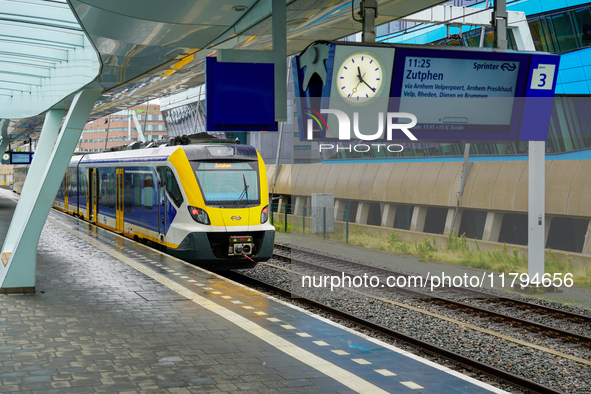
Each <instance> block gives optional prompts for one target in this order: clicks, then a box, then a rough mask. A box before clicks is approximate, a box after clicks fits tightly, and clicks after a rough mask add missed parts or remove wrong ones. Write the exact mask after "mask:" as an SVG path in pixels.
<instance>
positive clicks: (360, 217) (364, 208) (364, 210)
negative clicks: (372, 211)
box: [355, 202, 370, 224]
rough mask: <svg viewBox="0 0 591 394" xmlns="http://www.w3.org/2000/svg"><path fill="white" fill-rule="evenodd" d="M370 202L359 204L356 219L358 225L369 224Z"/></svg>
mask: <svg viewBox="0 0 591 394" xmlns="http://www.w3.org/2000/svg"><path fill="white" fill-rule="evenodd" d="M369 205H370V203H368V202H359V205H357V216H356V217H355V223H356V224H367V217H368V216H369Z"/></svg>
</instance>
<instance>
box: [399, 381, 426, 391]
mask: <svg viewBox="0 0 591 394" xmlns="http://www.w3.org/2000/svg"><path fill="white" fill-rule="evenodd" d="M400 383H401V384H403V385H405V386H406V387H408V388H409V389H413V390H420V389H424V387H423V386H421V385H420V384H416V383H415V382H400Z"/></svg>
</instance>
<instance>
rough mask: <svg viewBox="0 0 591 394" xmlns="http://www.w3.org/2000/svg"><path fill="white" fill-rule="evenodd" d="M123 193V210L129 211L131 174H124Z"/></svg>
mask: <svg viewBox="0 0 591 394" xmlns="http://www.w3.org/2000/svg"><path fill="white" fill-rule="evenodd" d="M124 188H125V193H124V195H123V205H124V206H125V212H126V213H130V212H131V205H132V204H131V196H132V193H131V174H125V186H124Z"/></svg>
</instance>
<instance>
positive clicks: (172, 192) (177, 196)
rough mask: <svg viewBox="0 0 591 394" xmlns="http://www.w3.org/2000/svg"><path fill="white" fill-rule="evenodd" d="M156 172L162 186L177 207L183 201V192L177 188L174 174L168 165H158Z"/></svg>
mask: <svg viewBox="0 0 591 394" xmlns="http://www.w3.org/2000/svg"><path fill="white" fill-rule="evenodd" d="M158 173H159V174H160V178H161V179H162V181H163V183H164V187H165V189H166V191H167V192H168V195H169V196H170V199H171V200H172V201H173V202H174V204H175V205H176V206H177V207H180V206H181V204H182V203H183V201H184V200H183V194H182V193H181V189H180V188H179V184H178V182H177V180H176V177H175V176H174V173H173V172H172V170H171V169H170V168H168V167H158Z"/></svg>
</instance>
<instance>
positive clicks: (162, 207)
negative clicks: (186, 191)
mask: <svg viewBox="0 0 591 394" xmlns="http://www.w3.org/2000/svg"><path fill="white" fill-rule="evenodd" d="M165 169H166V167H158V176H159V178H160V182H159V185H158V186H159V187H158V234H159V237H160V241H164V236H165V234H166V193H164V188H165V187H166V184H165V182H166V178H165V176H164V170H165Z"/></svg>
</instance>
